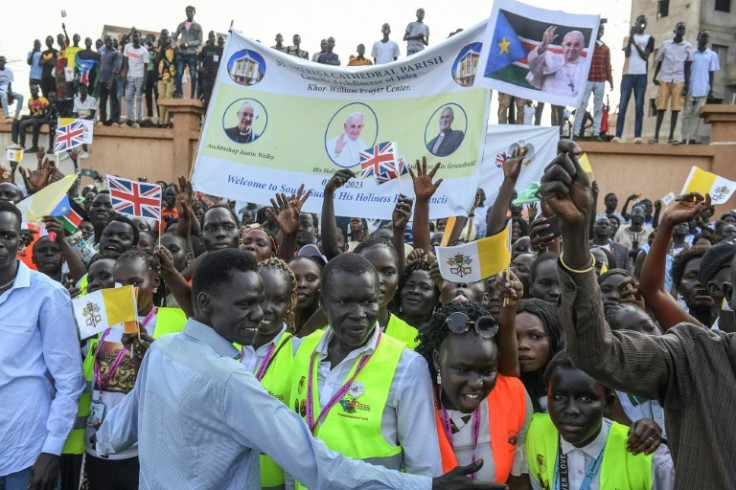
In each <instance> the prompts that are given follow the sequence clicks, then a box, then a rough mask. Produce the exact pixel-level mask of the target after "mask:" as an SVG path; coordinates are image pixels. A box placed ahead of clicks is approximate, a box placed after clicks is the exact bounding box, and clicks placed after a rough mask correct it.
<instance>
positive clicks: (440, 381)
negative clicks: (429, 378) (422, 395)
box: [437, 373, 442, 385]
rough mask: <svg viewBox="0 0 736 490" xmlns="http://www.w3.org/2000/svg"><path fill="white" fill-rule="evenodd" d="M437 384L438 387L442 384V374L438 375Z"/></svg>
mask: <svg viewBox="0 0 736 490" xmlns="http://www.w3.org/2000/svg"><path fill="white" fill-rule="evenodd" d="M437 384H438V385H441V384H442V375H441V374H440V373H437Z"/></svg>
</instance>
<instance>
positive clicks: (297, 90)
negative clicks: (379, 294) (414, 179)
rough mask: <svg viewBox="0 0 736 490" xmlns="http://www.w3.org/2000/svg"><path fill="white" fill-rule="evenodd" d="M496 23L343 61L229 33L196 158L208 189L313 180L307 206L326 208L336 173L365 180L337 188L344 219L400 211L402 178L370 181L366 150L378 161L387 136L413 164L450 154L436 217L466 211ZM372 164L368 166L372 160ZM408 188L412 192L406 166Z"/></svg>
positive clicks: (245, 195) (254, 192) (237, 190)
mask: <svg viewBox="0 0 736 490" xmlns="http://www.w3.org/2000/svg"><path fill="white" fill-rule="evenodd" d="M485 26H486V23H485V22H483V23H481V24H478V25H476V26H474V27H472V28H470V29H467V30H466V31H463V32H462V33H460V34H458V35H456V36H453V37H452V38H450V39H448V40H447V41H445V42H443V43H441V44H439V45H437V46H434V47H432V48H430V49H427V50H425V51H422V52H421V53H418V54H416V55H414V56H412V57H410V58H407V59H402V60H400V61H395V62H392V63H388V64H385V65H378V66H367V67H346V68H341V67H334V66H328V65H321V64H317V63H313V62H310V61H307V60H303V59H301V58H298V57H294V56H288V55H286V54H284V53H281V52H278V51H276V50H273V49H270V48H267V47H265V46H263V45H261V44H260V43H257V42H255V41H252V40H250V39H246V38H245V37H243V36H242V35H241V34H239V33H237V32H232V33H231V35H230V36H228V41H227V44H226V46H225V49H224V53H223V62H222V63H221V64H220V68H219V71H218V74H217V81H216V85H215V89H214V91H213V94H212V101H211V103H210V106H209V109H208V113H207V119H206V121H205V124H204V130H203V133H202V137H201V139H200V143H199V148H198V150H197V156H196V160H195V163H194V172H193V176H192V182H193V184H194V187H195V189H196V190H198V191H202V192H205V193H207V194H212V195H217V196H222V197H227V198H230V199H236V200H241V201H251V202H257V203H267V202H269V200H270V198H272V197H273V196H274V194H275V193H277V192H285V193H287V194H290V193H293V192H295V191H296V190H297V188H298V187H299V186H300V184H305V187H306V188H307V189H312V196H313V197H312V198H310V199H309V200H308V201H307V202H306V204H305V206H304V210H305V211H309V212H319V211H320V210H321V206H322V199H321V198H322V196H323V189H324V186H325V184H326V183H327V181H328V180H329V179H330V178H331V177H332V175H333V174H334V173H335V171H337V170H339V169H341V168H350V169H352V170H353V171H354V172H355V173H356V175H357V176H358V177H357V178H355V179H353V180H351V181H350V182H348V183H347V184H346V185H345V186H344V187H342V188H341V189H339V191H338V192H336V193H335V210H336V214H337V215H338V216H360V217H364V218H384V219H390V217H391V213H392V211H393V208H394V205H395V202H396V200H397V198H398V180H397V179H393V180H390V181H388V182H385V180H384V182H385V183H380V182H381V180H380V179H379V178H378V175H379V174H380V172H374V173H372V174H371V173H369V172H366V175H369V174H370V175H372V176H368V177H366V178H365V179H361V178H360V175H361V165H360V162H361V156H360V154H361V152H363V151H364V150H369V149H370V152H373V155H374V157H375V158H370V155H369V156H368V157H366V156H365V155H364V156H363V158H364V159H365V158H368V163H367V164H375V165H377V167H376V169H377V170H380V169H379V166H378V165H379V164H380V162H379V160H380V158H379V153H380V151H379V150H380V148H379V146H380V144H381V143H385V142H396V143H397V146H398V153H397V154H398V155H399V156H403V157H405V159H406V162H407V163H408V164H409V165H411V166H413V165H414V161H415V160H416V159H420V160H421V158H422V157H423V156H426V157H427V160H428V161H429V162H430V163H431V164H434V163H435V162H437V161H441V162H442V167H441V169H440V171H439V172H438V173H437V175H436V178H442V179H444V182H443V183H442V185H441V186H440V188H439V189H438V191H437V193H436V194H435V196H434V197H433V199H432V206H431V210H432V211H431V212H432V215H433V216H434V217H441V216H451V215H464V214H467V212H468V209H469V208H470V207H471V206H472V203H473V192H471V191H469V189H475V188H476V187H477V186H478V179H479V176H478V172H477V170H478V162H479V161H480V157H481V155H482V152H483V143H484V140H485V132H486V123H487V120H488V106H489V102H490V97H489V94H488V90H487V89H485V88H483V87H478V86H474V82H475V74H476V69H477V67H478V59H479V54H480V50H481V38H482V36H483V34H484V31H485ZM364 165H366V163H364ZM403 179H404V182H403V183H402V191H403V192H404V194H406V195H408V196H410V197H413V189H412V185H411V180H410V177H409V176H408V175H403Z"/></svg>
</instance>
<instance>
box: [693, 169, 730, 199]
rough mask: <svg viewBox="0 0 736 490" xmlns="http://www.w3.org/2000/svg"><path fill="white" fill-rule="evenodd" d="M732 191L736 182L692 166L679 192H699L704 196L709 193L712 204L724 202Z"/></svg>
mask: <svg viewBox="0 0 736 490" xmlns="http://www.w3.org/2000/svg"><path fill="white" fill-rule="evenodd" d="M734 191H736V182H734V181H732V180H728V179H724V178H723V177H721V176H720V175H716V174H714V173H711V172H706V171H705V170H703V169H701V168H698V167H695V166H694V167H693V168H692V169H690V175H688V177H687V180H686V181H685V185H684V186H682V192H681V193H680V194H688V193H690V192H699V193H701V194H702V195H703V196H705V194H707V193H709V194H710V198H711V202H712V203H713V204H724V203H725V202H726V201H728V200H729V199H730V198H731V195H732V194H733V193H734Z"/></svg>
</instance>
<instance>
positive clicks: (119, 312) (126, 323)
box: [72, 286, 138, 339]
mask: <svg viewBox="0 0 736 490" xmlns="http://www.w3.org/2000/svg"><path fill="white" fill-rule="evenodd" d="M72 305H73V306H74V317H75V318H76V320H77V326H78V327H79V337H80V338H82V339H86V338H88V337H92V336H93V335H97V334H98V333H100V332H104V331H105V330H107V329H108V328H115V329H117V330H122V331H124V332H125V333H135V332H136V331H137V325H136V319H137V314H138V313H137V309H136V304H135V290H134V289H133V286H123V287H120V288H114V289H100V290H99V291H95V292H94V293H89V294H86V295H84V296H82V297H80V298H76V299H74V300H72Z"/></svg>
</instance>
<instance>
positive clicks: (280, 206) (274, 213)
mask: <svg viewBox="0 0 736 490" xmlns="http://www.w3.org/2000/svg"><path fill="white" fill-rule="evenodd" d="M310 195H312V190H311V189H310V190H309V191H307V192H306V193H304V184H302V185H301V186H300V187H299V190H298V191H297V193H296V195H292V196H291V197H288V196H287V195H286V194H284V193H283V192H282V193H277V194H276V196H274V198H271V206H272V208H273V210H267V211H266V212H267V214H268V215H269V216H270V217H271V218H272V219H274V220H275V221H276V223H277V224H278V225H279V229H280V230H281V232H282V233H283V234H284V235H292V234H294V233H296V232H297V231H298V230H299V213H300V212H301V209H302V206H303V205H304V203H305V202H306V200H307V199H308V198H309V196H310Z"/></svg>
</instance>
